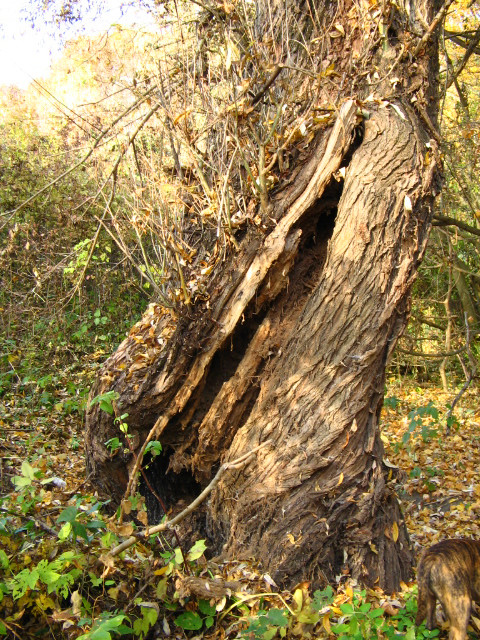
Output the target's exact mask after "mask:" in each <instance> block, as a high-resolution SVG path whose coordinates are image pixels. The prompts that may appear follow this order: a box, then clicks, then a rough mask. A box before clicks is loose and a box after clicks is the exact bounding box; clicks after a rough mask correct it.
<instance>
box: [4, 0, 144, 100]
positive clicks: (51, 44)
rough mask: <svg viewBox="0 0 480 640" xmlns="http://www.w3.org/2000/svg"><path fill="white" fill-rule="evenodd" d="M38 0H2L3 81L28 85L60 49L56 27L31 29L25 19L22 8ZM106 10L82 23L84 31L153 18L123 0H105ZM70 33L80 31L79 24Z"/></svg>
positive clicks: (23, 85) (75, 33) (92, 32)
mask: <svg viewBox="0 0 480 640" xmlns="http://www.w3.org/2000/svg"><path fill="white" fill-rule="evenodd" d="M35 2H38V0H0V85H5V84H6V85H9V84H15V85H17V86H19V87H22V88H25V87H27V86H28V84H29V83H30V82H31V80H32V79H33V78H38V77H42V76H44V75H45V74H46V73H47V71H48V68H49V66H50V61H51V59H52V54H53V55H55V54H57V55H58V53H59V51H58V35H56V34H55V33H54V29H53V27H50V28H49V29H45V27H43V26H41V25H40V22H41V21H39V26H38V27H36V28H35V29H32V28H31V26H30V25H29V24H26V23H25V22H22V19H21V15H22V11H23V10H24V9H25V8H26V7H28V6H31V5H32V4H34V3H35ZM105 4H106V6H107V9H106V11H104V12H103V13H102V16H101V18H100V19H98V20H96V21H95V22H92V21H89V22H88V23H86V24H83V25H82V26H83V33H85V34H88V35H95V33H98V32H100V31H103V30H106V29H108V27H109V26H110V25H111V24H114V23H116V22H117V23H119V22H121V23H123V24H131V23H133V22H136V23H138V24H145V23H148V22H150V20H149V19H148V16H146V15H145V13H143V14H141V13H140V12H138V11H136V10H133V9H129V10H127V11H124V15H123V16H122V11H121V9H120V4H121V0H106V1H105ZM75 29H76V31H73V30H72V33H71V36H70V37H75V36H76V35H79V33H80V32H82V31H80V30H79V27H78V26H77V27H75Z"/></svg>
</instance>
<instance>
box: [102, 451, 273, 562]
mask: <svg viewBox="0 0 480 640" xmlns="http://www.w3.org/2000/svg"><path fill="white" fill-rule="evenodd" d="M270 442H271V441H270V440H266V441H265V442H262V444H260V445H258V447H255V448H254V449H252V450H251V451H248V452H247V453H245V454H243V455H242V456H240V457H239V458H236V460H232V461H231V462H224V463H223V464H222V465H221V467H220V469H219V470H218V471H217V473H216V474H215V477H214V478H213V480H212V481H211V482H210V483H209V484H208V485H207V486H206V487H205V489H204V490H203V491H202V492H201V493H200V494H199V495H198V496H197V497H196V498H195V500H193V502H191V503H190V504H189V505H188V507H186V508H185V509H184V510H183V511H180V513H179V514H177V515H176V516H175V517H174V518H172V519H171V520H167V522H162V523H161V524H157V525H156V526H154V527H147V528H146V529H144V530H143V531H139V532H138V533H137V535H135V536H130V538H127V539H126V540H124V541H123V542H122V543H121V544H119V545H117V546H116V547H115V548H114V549H112V550H111V551H110V553H109V554H108V557H111V558H113V557H115V556H118V554H119V553H121V552H122V551H125V549H128V548H129V547H132V546H133V545H134V544H135V543H136V542H137V541H138V540H139V539H143V538H147V537H149V536H152V535H154V534H156V533H160V532H161V531H166V530H167V529H173V527H175V525H177V524H178V523H179V522H181V521H182V520H184V519H185V518H186V517H187V516H188V515H189V514H190V513H192V511H194V510H195V509H196V508H197V507H198V505H200V504H201V503H202V502H203V501H204V500H205V499H206V498H207V497H208V496H209V494H210V493H211V492H212V491H213V489H214V488H215V487H216V486H217V484H218V483H219V482H220V479H221V477H222V476H223V474H224V473H225V472H226V471H228V470H229V469H238V468H239V467H242V466H243V465H244V464H246V463H247V462H248V461H249V459H250V458H251V456H252V455H254V454H255V453H257V452H258V451H260V449H263V448H264V447H266V446H267V445H269V444H270Z"/></svg>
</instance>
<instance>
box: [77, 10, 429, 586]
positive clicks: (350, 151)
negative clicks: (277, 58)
mask: <svg viewBox="0 0 480 640" xmlns="http://www.w3.org/2000/svg"><path fill="white" fill-rule="evenodd" d="M363 4H364V5H365V7H367V5H368V6H370V5H371V3H370V4H369V3H363ZM363 4H361V3H360V4H355V3H350V2H348V1H345V2H338V3H330V2H328V1H325V2H321V1H318V2H317V3H316V4H312V3H305V4H304V3H302V2H300V3H296V4H295V5H294V6H293V7H288V3H284V2H282V3H276V2H272V3H271V6H269V7H268V9H269V11H268V12H266V11H265V7H266V4H265V5H263V4H262V3H260V4H259V10H258V15H257V29H258V28H260V26H259V25H263V27H264V28H265V29H266V31H267V32H268V34H271V35H272V37H273V38H274V39H277V41H278V42H280V41H281V42H282V46H283V47H284V49H283V53H284V54H286V53H287V52H286V50H285V47H286V46H287V45H285V44H284V41H285V39H286V35H288V34H285V29H286V26H289V27H290V28H292V29H293V28H294V29H295V30H296V31H295V33H296V35H297V36H298V33H301V34H303V36H305V34H307V37H308V38H315V37H317V38H320V36H318V35H317V34H319V33H320V34H321V37H322V38H323V39H324V40H322V42H327V41H328V43H329V44H328V48H324V50H323V55H324V56H325V59H326V65H324V68H325V66H327V67H328V68H330V69H332V68H335V69H336V70H337V71H336V73H338V77H340V76H341V75H342V73H343V79H342V80H341V81H339V83H338V84H337V85H336V86H335V104H336V105H337V106H338V108H337V110H336V116H335V119H334V122H333V123H332V124H331V126H329V127H328V128H326V129H323V130H322V131H320V132H319V133H318V134H317V135H316V138H315V141H314V142H313V143H312V144H311V145H310V146H308V148H307V149H306V151H305V152H304V153H303V155H302V156H300V158H299V159H298V160H297V162H296V165H295V166H294V167H291V169H290V172H289V174H288V175H287V174H285V175H284V176H283V179H282V182H281V185H280V187H279V188H278V189H277V191H276V193H275V194H273V195H272V196H271V199H270V206H269V210H268V216H266V217H265V220H267V218H268V224H266V225H265V226H264V228H263V230H260V229H259V228H258V227H253V226H252V227H251V228H249V230H248V231H246V232H243V238H242V237H239V249H238V251H237V252H236V253H235V255H232V256H231V257H230V261H229V262H228V263H226V264H225V265H224V268H223V269H222V271H221V272H219V273H217V274H216V275H215V276H214V277H213V279H212V281H211V284H210V289H209V301H208V302H204V303H198V304H197V305H196V306H194V307H193V308H188V309H184V310H183V311H182V312H179V313H178V314H175V313H173V312H171V311H166V310H164V309H161V308H160V307H158V306H155V305H151V307H150V308H149V311H148V312H147V313H146V314H145V316H144V318H143V319H142V320H141V321H140V322H139V323H138V324H137V325H136V326H135V327H134V328H133V329H132V331H131V332H130V335H129V336H128V337H127V339H126V340H125V341H124V342H123V343H122V345H120V347H119V349H118V350H117V352H116V353H115V354H114V355H112V356H111V358H109V359H108V360H107V362H106V363H105V365H104V366H103V368H102V370H101V372H100V374H99V376H98V378H97V381H96V382H95V384H94V387H93V389H92V392H91V397H94V396H96V395H97V394H100V393H104V392H106V391H108V390H111V389H113V390H116V391H117V392H118V393H119V394H120V397H119V399H118V401H117V407H118V412H120V413H123V412H128V414H129V415H128V423H129V430H130V433H131V434H132V435H133V447H134V448H135V450H136V452H137V453H138V452H141V448H142V444H144V443H145V441H146V439H147V438H152V437H154V438H155V439H158V440H160V441H161V443H162V445H163V448H164V454H163V455H162V456H161V457H160V458H158V459H156V460H155V462H154V464H153V465H152V466H151V467H150V469H149V479H150V482H151V483H152V485H153V486H154V487H155V489H156V490H157V491H159V492H160V493H161V495H162V498H163V499H164V500H165V502H166V503H167V505H168V506H169V508H170V507H171V508H173V509H175V508H178V505H179V503H180V502H181V501H183V500H185V499H187V500H188V499H190V498H193V497H194V496H195V495H196V493H198V492H199V491H200V489H201V488H202V487H204V486H205V485H206V484H207V483H208V481H209V480H210V479H211V478H212V476H213V475H214V474H215V472H216V470H217V469H218V466H219V464H220V462H221V461H222V460H228V459H233V458H236V457H238V456H239V455H241V454H242V453H245V452H247V451H248V450H250V449H252V448H253V447H255V446H257V445H258V444H260V443H262V442H266V441H269V444H268V445H267V446H266V447H264V448H263V449H262V450H261V451H260V452H259V453H258V455H256V456H255V457H253V458H252V459H251V461H250V462H249V463H248V465H247V466H246V467H244V468H242V469H241V470H239V471H237V472H232V473H230V474H227V476H226V477H225V479H224V480H223V481H222V482H221V483H220V485H219V487H218V488H217V489H216V490H215V492H214V493H213V495H212V498H211V500H210V502H209V503H208V504H206V505H204V507H203V509H202V510H201V511H199V512H197V513H196V514H195V517H194V518H193V519H192V520H191V521H190V522H188V523H186V524H185V529H187V528H188V527H189V528H190V531H192V530H197V531H199V532H201V534H202V535H207V536H208V538H209V540H210V545H211V548H212V549H213V550H214V551H217V552H220V551H222V552H223V553H225V554H227V555H229V556H236V557H238V556H240V555H244V554H248V555H253V556H255V557H256V558H258V560H260V561H261V562H262V564H263V566H264V567H265V569H266V570H268V571H269V572H270V573H271V575H272V576H273V577H274V579H276V580H279V581H280V582H282V583H283V584H285V585H292V584H294V583H295V582H298V581H300V580H303V579H312V580H314V581H315V582H316V583H321V582H323V583H325V582H328V581H332V580H333V579H334V577H335V576H336V575H338V574H339V573H341V572H343V573H344V574H350V575H352V576H353V577H355V578H357V579H359V580H361V581H362V582H364V583H369V584H379V585H380V586H382V587H383V588H385V589H387V590H394V589H396V588H397V587H398V585H399V581H400V580H401V579H407V578H408V577H409V572H410V569H411V563H412V554H411V550H410V547H409V540H408V534H407V532H406V529H405V526H404V524H403V519H402V514H401V512H400V509H399V505H398V501H397V499H396V496H395V494H394V492H393V491H392V488H391V486H390V484H389V475H388V469H387V468H386V467H385V466H384V464H383V460H382V456H383V448H382V443H381V440H380V437H379V428H378V421H379V414H380V409H381V406H382V401H383V394H384V383H385V367H386V364H387V361H388V358H389V355H390V353H391V352H392V350H393V348H394V346H395V343H396V341H397V339H398V337H399V336H400V335H401V333H402V331H403V329H404V328H405V325H406V322H407V320H408V313H409V296H410V290H411V286H412V283H413V281H414V278H415V274H416V270H417V268H418V265H419V262H420V260H421V258H422V256H423V252H424V249H425V245H426V242H427V237H428V232H429V229H430V219H431V206H432V200H433V196H434V195H435V193H436V182H437V177H438V163H437V154H436V141H435V139H436V137H438V136H437V134H436V131H435V130H434V128H433V127H434V125H433V124H432V123H434V122H435V118H436V107H437V102H436V94H435V88H436V87H435V73H436V70H437V63H436V40H435V31H433V30H432V31H431V32H430V34H429V36H428V38H424V41H423V42H422V43H421V46H418V44H417V43H418V42H420V39H421V35H422V34H423V33H425V32H426V31H427V29H428V24H431V22H432V20H433V18H434V15H435V12H436V11H437V10H438V6H437V7H436V6H434V3H433V2H430V0H424V1H423V2H420V3H417V7H416V11H417V14H416V15H412V14H411V13H408V12H407V9H406V8H402V6H401V4H400V3H395V4H393V3H392V4H391V5H390V4H389V3H384V5H385V6H384V7H383V13H380V11H379V13H378V16H377V18H376V21H377V22H376V25H375V27H373V26H372V24H373V22H372V20H373V18H372V13H369V14H368V15H369V17H368V20H367V19H366V18H365V20H367V21H366V22H362V21H361V19H360V18H361V16H362V15H363V14H362V11H364V12H367V13H368V11H367V9H368V7H367V8H365V7H364V8H363V9H362V7H363ZM285 7H287V9H285ZM408 8H409V10H410V8H411V6H410V3H408ZM287 10H291V11H292V12H293V15H294V16H296V17H295V19H294V20H292V19H291V16H290V18H289V19H288V20H287V19H286V18H285V11H287ZM312 11H313V12H314V13H315V16H313V14H312ZM267 16H268V17H267ZM380 23H381V28H380V27H379V24H380ZM292 25H294V27H292ZM372 29H373V31H372ZM332 30H334V31H335V30H336V33H335V34H333V35H335V36H341V37H335V38H333V36H332V37H331V36H329V33H330V32H331V31H332ZM366 32H368V33H370V34H372V33H374V34H376V36H378V38H377V39H375V38H373V39H372V38H370V40H369V41H368V42H369V44H368V47H367V45H366V44H365V43H366V38H365V33H366ZM291 35H292V33H290V36H291ZM329 38H330V39H329ZM292 41H293V38H292ZM325 46H326V45H325ZM417 49H418V50H417ZM301 56H302V54H301V53H299V52H298V51H296V50H295V48H294V47H293V46H292V48H289V50H288V65H286V66H289V67H291V69H285V70H284V73H286V72H287V71H288V74H290V75H288V76H287V77H288V78H289V79H292V78H294V77H296V76H295V74H297V75H298V73H299V72H298V66H299V65H300V63H301V62H302V58H301ZM284 59H286V58H284ZM292 60H293V62H292ZM352 60H353V61H355V60H357V61H358V60H362V61H363V62H362V64H363V67H362V68H365V65H367V69H366V71H365V73H364V74H363V76H362V74H360V73H357V74H355V73H354V72H353V71H352V69H353V68H354V66H355V65H354V63H352ZM303 63H305V60H304V59H303ZM332 64H333V65H334V66H333V67H332V66H331V65H332ZM329 65H330V66H329ZM352 65H353V66H352ZM300 75H301V73H300ZM292 81H293V80H292ZM303 81H304V77H302V82H303ZM327 84H328V83H327ZM329 91H330V93H329V94H328V92H327V90H325V95H324V96H323V97H324V98H326V97H327V94H328V95H329V99H332V93H331V88H330V89H329ZM114 435H117V436H118V428H117V426H116V425H115V424H114V423H113V420H112V418H111V417H110V416H109V415H108V414H107V413H105V412H102V411H100V410H99V407H98V405H92V406H91V408H90V410H89V412H88V415H87V425H86V451H87V463H88V471H89V472H90V473H91V478H92V481H93V482H94V483H95V484H96V485H97V486H98V488H99V489H100V490H101V491H102V492H104V493H106V494H108V495H110V496H111V497H112V498H113V500H114V502H119V501H120V500H121V498H122V496H123V493H124V491H125V490H126V488H127V484H128V479H129V472H131V470H132V468H133V467H134V463H135V460H134V458H133V457H132V456H131V455H129V454H128V455H127V454H125V453H124V452H119V453H117V454H115V455H113V456H111V455H110V454H109V452H108V450H107V449H106V447H105V445H104V443H105V442H106V440H108V439H109V438H111V437H112V436H114ZM147 493H148V492H147ZM153 505H154V501H152V502H151V506H152V513H153V512H154V511H155V508H154V506H153ZM157 515H159V514H158V513H157Z"/></svg>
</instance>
